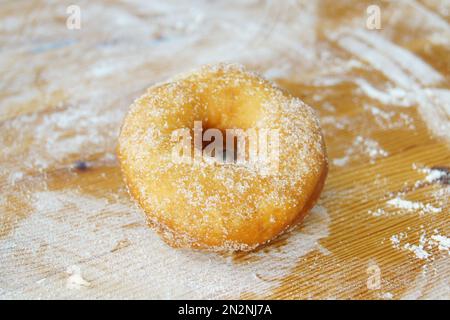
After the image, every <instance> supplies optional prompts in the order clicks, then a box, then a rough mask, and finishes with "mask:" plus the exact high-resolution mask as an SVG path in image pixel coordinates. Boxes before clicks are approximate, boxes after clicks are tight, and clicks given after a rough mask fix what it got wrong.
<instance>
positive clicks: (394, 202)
mask: <svg viewBox="0 0 450 320" xmlns="http://www.w3.org/2000/svg"><path fill="white" fill-rule="evenodd" d="M386 203H387V204H388V205H389V206H392V207H394V208H397V209H404V210H406V211H408V212H415V211H420V212H421V213H440V212H442V209H441V208H436V207H433V206H432V205H431V204H429V203H427V204H423V203H421V202H413V201H409V200H404V199H401V198H400V197H396V198H394V199H391V200H388V201H387V202H386Z"/></svg>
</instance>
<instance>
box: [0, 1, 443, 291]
mask: <svg viewBox="0 0 450 320" xmlns="http://www.w3.org/2000/svg"><path fill="white" fill-rule="evenodd" d="M72 2H73V1H72ZM72 2H71V3H72ZM71 3H70V4H71ZM371 3H372V2H364V1H339V4H337V3H336V2H335V1H317V2H316V3H313V2H302V1H298V2H294V4H292V3H291V4H283V3H278V2H277V3H276V4H274V3H271V2H264V1H261V2H258V3H257V4H255V5H253V6H251V5H243V4H235V5H233V6H231V5H226V4H224V3H222V4H220V3H214V4H211V3H210V4H208V3H203V2H200V3H199V4H198V6H197V7H195V8H191V9H192V10H190V9H189V8H190V6H189V4H187V3H183V2H175V3H172V2H170V3H168V4H167V5H166V7H164V6H162V5H161V4H159V5H158V4H157V2H151V3H148V4H147V5H138V4H137V3H134V2H130V3H122V2H117V1H110V2H108V4H107V5H106V4H104V2H97V1H89V2H84V1H80V2H77V4H78V5H79V6H80V8H81V10H82V11H81V12H82V17H83V20H82V28H81V29H80V30H75V31H73V30H68V29H67V28H66V27H65V21H66V18H67V14H66V11H65V10H66V7H67V6H68V5H69V3H63V2H59V1H58V2H41V1H9V2H8V1H7V2H4V3H2V4H1V5H0V6H1V10H0V12H1V13H0V19H1V21H2V25H1V26H2V27H1V28H0V44H1V45H0V46H1V50H0V70H1V72H2V74H3V75H2V82H1V84H0V133H1V134H0V147H1V149H2V151H1V153H0V164H1V166H0V298H1V299H14V298H44V299H52V298H217V297H225V298H247V299H252V298H274V299H311V298H312V299H391V298H393V299H401V298H406V299H408V298H409V299H420V298H423V299H426V298H441V299H449V298H450V264H449V251H448V247H447V248H445V246H444V247H443V246H441V247H439V243H436V242H432V241H431V239H432V237H433V236H436V235H439V236H442V237H447V239H448V236H449V235H450V224H449V222H450V217H449V201H448V199H449V186H448V182H449V170H450V149H449V144H448V143H449V140H448V135H449V134H450V132H447V131H446V130H447V128H448V125H449V123H450V118H449V116H448V113H447V114H446V113H445V108H447V110H448V107H449V105H450V102H449V100H445V97H447V98H448V96H449V94H448V93H449V92H450V91H449V90H450V85H449V84H450V68H449V66H450V59H449V57H450V46H449V43H448V39H450V37H449V30H450V27H449V20H450V18H449V16H448V12H449V11H448V8H449V6H448V3H446V2H441V1H432V0H428V1H425V0H424V1H410V2H409V3H408V2H403V1H399V2H395V3H391V2H385V1H382V2H377V4H379V5H380V7H381V12H382V23H383V28H382V30H370V31H368V30H366V29H365V19H366V12H365V10H366V8H367V6H368V5H369V4H371ZM444 6H447V11H445V10H444V9H443V7H444ZM268 12H270V13H273V14H268ZM445 12H447V13H445ZM446 14H447V15H446ZM195 21H198V22H196V23H197V24H195ZM237 21H238V22H237ZM417 21H419V22H420V23H419V22H417ZM236 25H237V26H240V28H241V29H239V28H237V29H236V30H235V29H233V26H236ZM252 27H254V28H256V29H255V30H257V31H256V32H254V33H252V32H253V31H251V30H253V29H252ZM349 28H350V31H349ZM242 30H246V31H245V32H244V31H242ZM355 30H361V31H362V32H365V33H364V34H366V35H367V37H368V38H367V39H362V38H358V35H357V34H356V33H355V32H356V31H355ZM345 37H347V38H349V39H351V41H353V43H354V42H355V41H357V44H358V45H360V46H362V45H364V46H367V47H369V48H370V50H369V51H370V54H371V55H372V56H373V55H377V54H379V55H380V56H382V57H385V58H386V59H387V61H388V62H389V63H393V65H394V66H396V67H398V68H399V69H398V70H399V72H401V76H406V80H407V81H406V80H405V81H406V82H407V83H410V82H411V83H412V84H411V86H412V87H408V86H403V87H402V85H401V84H399V83H398V82H396V79H397V80H398V81H402V79H404V78H395V76H396V74H394V73H395V72H396V70H386V69H383V68H385V66H383V65H381V66H377V64H376V63H375V62H374V61H370V57H367V56H366V55H365V54H366V53H367V52H357V53H355V51H352V50H350V48H349V47H348V46H346V45H343V43H344V42H343V39H344V38H345ZM249 39H250V40H249ZM374 39H375V40H374ZM371 40H373V41H378V42H374V43H372V44H371V43H370V41H371ZM380 41H381V42H380ZM383 41H387V42H388V43H389V45H393V46H394V47H395V48H397V49H399V50H400V53H399V51H396V50H391V51H389V50H387V49H386V48H387V47H386V45H385V43H384V42H383ZM346 43H347V44H348V43H350V42H346ZM379 43H381V45H379ZM297 46H298V47H297ZM405 52H407V53H410V54H412V55H413V62H415V63H416V64H411V65H410V66H407V67H404V66H401V63H400V62H401V61H400V62H399V60H398V58H399V56H400V59H406V58H408V56H406V58H405V56H404V53H405ZM230 59H231V60H235V61H238V62H242V63H244V64H246V65H247V66H248V67H250V68H253V69H256V70H258V71H260V72H262V73H264V74H265V75H266V76H268V77H270V78H272V79H273V80H274V81H276V82H277V83H278V84H279V85H280V86H281V87H283V88H285V89H286V90H288V91H290V92H291V93H292V94H293V95H296V96H298V97H300V98H302V99H303V100H304V101H305V102H306V103H308V104H309V105H311V106H313V107H314V108H315V109H316V110H317V113H318V115H319V117H320V119H321V123H322V127H323V130H324V134H325V139H326V144H327V148H328V155H329V158H330V171H329V176H328V179H327V182H326V185H325V189H324V191H323V193H322V196H321V199H320V201H319V204H318V209H317V212H315V211H314V210H313V212H312V214H311V217H310V218H309V220H307V221H306V222H305V224H304V225H303V226H300V227H298V228H297V229H295V230H294V231H293V232H291V233H290V234H287V235H284V236H282V237H281V238H280V239H278V240H277V241H275V242H274V243H273V244H271V245H269V246H266V247H265V248H262V249H260V250H259V251H257V252H254V253H250V254H243V253H238V254H234V255H231V256H218V255H211V254H203V253H199V252H190V251H185V250H174V249H171V248H168V247H167V246H166V245H165V244H164V243H162V242H161V241H160V240H159V238H158V237H157V236H155V235H154V234H153V232H152V231H151V230H150V229H149V228H148V227H147V226H146V224H145V220H144V216H143V214H142V213H141V212H140V211H139V209H137V208H135V206H134V204H133V202H132V201H131V199H130V197H129V196H128V194H127V192H126V190H125V186H124V184H123V182H122V178H121V175H120V171H119V169H118V166H117V162H116V158H115V145H116V137H117V132H118V130H119V128H120V124H121V121H122V118H123V116H124V114H125V112H126V110H127V108H128V106H129V104H130V103H131V102H132V101H133V99H134V98H136V97H138V96H139V95H140V94H141V93H142V92H143V90H145V88H146V87H148V86H149V85H151V84H153V83H155V82H158V81H161V80H163V79H165V78H166V77H168V76H171V75H173V74H176V73H178V72H180V71H184V70H186V69H191V68H192V67H195V66H197V65H199V64H203V63H209V62H216V61H220V60H230ZM421 63H423V64H425V65H426V67H427V68H431V70H432V73H433V74H434V72H435V73H436V74H437V75H438V77H440V78H439V80H437V81H435V82H431V81H430V82H429V83H428V82H427V81H426V79H427V78H428V77H429V75H430V73H428V74H422V75H418V71H417V70H419V69H420V68H419V67H418V65H417V64H421ZM274 70H275V71H274ZM397 76H398V74H397ZM362 81H364V82H362ZM364 83H369V85H370V88H371V89H372V90H373V89H375V90H378V91H377V92H378V95H374V94H371V92H370V91H367V90H368V89H367V86H365V85H364ZM399 92H400V96H401V93H402V92H403V93H405V92H406V96H403V98H402V97H400V98H399V96H398V94H399ZM421 92H422V93H423V92H425V96H426V97H429V94H431V93H430V92H433V94H436V95H437V96H438V97H439V99H441V100H429V101H428V100H426V101H427V102H423V100H420V99H419V98H418V97H420V93H421ZM382 94H385V95H386V96H383V95H382ZM427 94H428V95H427ZM383 97H388V98H389V100H388V101H386V100H383V99H384V98H383ZM405 97H406V98H405ZM433 97H434V96H433ZM402 99H403V100H402ZM405 99H406V100H407V102H408V105H406V106H405V105H401V104H402V101H403V102H404V101H405ZM424 99H425V98H424ZM430 99H431V98H430ZM442 99H443V100H442ZM442 110H444V111H442ZM436 112H444V113H436ZM447 112H448V111H447ZM434 114H438V115H439V116H436V117H434ZM433 117H434V118H433ZM430 119H431V120H430ZM433 120H435V121H436V123H440V124H441V125H443V126H442V127H441V129H440V130H439V129H436V126H435V125H434V124H435V123H433ZM431 170H434V173H436V172H437V173H438V174H439V177H438V178H435V179H430V178H429V177H428V178H427V176H428V175H429V174H430V172H433V171H431ZM396 198H401V199H403V200H405V201H410V202H409V203H416V204H422V207H416V208H413V209H412V210H408V209H405V208H403V209H402V208H399V207H395V206H392V205H389V203H388V202H389V201H390V200H392V199H396ZM426 206H428V207H426ZM430 207H432V208H435V209H436V212H430V210H429V208H430ZM424 208H425V209H424ZM427 208H428V209H427ZM180 210H182V207H180ZM427 210H428V211H427ZM396 237H397V238H399V239H400V243H399V244H398V245H396V244H395V239H396ZM421 237H422V240H424V239H425V241H426V244H425V247H424V248H423V249H424V250H425V251H426V253H427V255H428V256H427V257H426V258H420V257H418V256H417V254H416V253H415V251H414V248H416V247H411V246H414V245H415V246H418V245H419V246H420V241H421ZM393 239H394V240H393ZM370 270H378V271H379V279H380V281H381V282H380V284H379V285H378V286H376V287H375V288H374V287H371V286H370V284H369V285H368V281H370V279H371V273H370V272H371V271H370ZM77 275H79V276H80V277H81V278H82V279H83V281H85V282H83V281H80V279H79V278H77Z"/></svg>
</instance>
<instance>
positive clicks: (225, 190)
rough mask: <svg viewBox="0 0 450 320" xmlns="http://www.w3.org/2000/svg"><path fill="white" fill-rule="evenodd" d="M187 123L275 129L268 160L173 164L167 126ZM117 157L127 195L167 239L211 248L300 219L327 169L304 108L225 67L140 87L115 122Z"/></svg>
mask: <svg viewBox="0 0 450 320" xmlns="http://www.w3.org/2000/svg"><path fill="white" fill-rule="evenodd" d="M195 121H202V124H203V130H206V129H207V128H217V129H219V130H221V131H225V130H226V129H236V128H237V129H242V130H252V129H255V130H275V131H274V132H277V133H278V140H279V141H278V151H279V152H278V158H277V166H267V165H266V167H264V164H261V163H260V162H258V161H256V162H245V163H239V162H238V161H232V162H225V161H223V162H220V161H206V160H207V159H206V158H205V161H192V162H190V163H188V162H177V161H174V157H173V156H174V153H173V150H174V147H175V144H176V143H178V142H177V141H174V140H173V132H175V131H177V130H179V129H181V128H190V129H191V130H192V128H194V122H195ZM246 132H250V131H246ZM227 143H228V141H227ZM269 144H270V143H269ZM246 148H247V147H246ZM200 149H201V148H200ZM247 151H248V150H247V149H246V151H245V152H247ZM194 153H195V151H194ZM118 156H119V161H120V166H121V170H122V173H123V176H124V180H125V182H126V184H127V186H128V190H129V192H130V194H131V195H132V197H133V198H134V199H135V200H136V201H137V203H138V204H139V205H140V206H141V207H142V208H143V210H144V211H145V213H146V215H147V221H148V223H149V225H150V226H151V227H153V228H154V229H155V230H156V231H157V232H158V233H159V234H160V235H161V236H162V237H163V239H164V240H165V241H166V242H167V243H168V244H170V245H171V246H174V247H190V248H197V249H206V250H214V251H240V250H252V249H254V248H256V247H257V246H260V245H262V244H264V243H267V242H269V241H271V240H272V239H274V238H275V237H277V236H278V235H280V234H281V233H283V232H284V231H286V230H288V229H290V228H291V227H293V226H294V225H296V224H297V223H299V222H300V221H302V220H303V218H304V216H305V215H306V213H307V212H308V210H309V209H310V208H311V207H312V206H313V205H314V203H315V201H316V200H317V198H318V196H319V194H320V192H321V190H322V187H323V184H324V181H325V177H326V174H327V156H326V150H325V144H324V140H323V137H322V134H321V130H320V125H319V123H318V120H317V118H316V116H315V114H314V112H313V110H312V109H311V108H310V107H309V106H307V105H306V104H304V103H303V102H302V101H301V100H299V99H298V98H295V97H292V96H291V95H289V94H288V93H286V92H284V91H283V90H281V89H279V88H278V87H276V86H275V85H274V84H272V83H271V82H269V81H267V80H265V79H263V78H261V77H260V76H258V75H256V74H254V73H252V72H249V71H246V70H245V69H244V68H243V67H242V66H240V65H235V64H231V65H230V64H219V65H213V66H205V67H202V68H201V69H199V70H198V71H195V72H192V73H189V74H185V75H182V76H178V77H176V78H174V79H172V80H170V81H168V82H166V83H162V84H157V85H155V86H153V87H151V88H149V89H148V90H147V92H146V93H145V94H144V95H143V96H142V97H140V98H139V99H137V100H136V101H135V102H134V103H133V104H132V105H131V107H130V110H129V112H128V114H127V116H126V118H125V120H124V123H123V126H122V129H121V133H120V136H119V143H118ZM234 160H235V159H234Z"/></svg>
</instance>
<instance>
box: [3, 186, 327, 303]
mask: <svg viewBox="0 0 450 320" xmlns="http://www.w3.org/2000/svg"><path fill="white" fill-rule="evenodd" d="M32 204H33V206H34V212H33V214H32V215H31V216H29V217H28V218H27V219H25V220H22V221H21V222H20V223H19V224H18V225H17V226H16V228H15V230H14V232H13V233H11V234H9V235H8V236H7V237H6V238H3V239H0V260H1V261H2V264H0V274H2V281H3V283H4V284H5V285H4V286H3V289H4V291H3V293H2V295H1V297H2V298H8V297H9V298H11V297H27V298H33V297H39V296H45V297H47V298H69V297H72V298H76V297H84V298H88V297H91V298H92V297H104V298H118V297H120V298H182V297H189V298H219V297H238V296H239V295H240V294H242V293H245V292H254V293H262V292H265V293H267V292H270V288H272V287H273V286H274V285H276V284H277V283H278V281H279V280H280V279H282V278H283V277H284V276H285V275H287V274H289V273H290V272H291V271H292V269H293V268H294V267H295V266H296V265H297V263H298V261H299V260H300V259H301V258H302V256H304V255H306V254H308V253H310V252H312V251H314V250H318V251H320V252H322V251H326V250H323V249H322V248H321V246H320V245H319V244H318V241H319V240H320V239H321V238H324V237H326V236H328V224H329V217H328V214H327V211H326V210H325V208H324V207H321V206H316V207H315V208H314V209H313V210H312V212H311V214H310V215H309V216H308V217H307V219H306V220H305V222H304V224H303V226H302V227H301V228H298V229H295V230H293V231H292V232H290V233H289V234H288V235H286V236H284V239H285V241H286V243H285V244H282V245H279V246H275V245H270V246H268V247H266V248H263V249H261V250H260V251H257V252H253V253H249V254H248V255H247V259H245V260H243V261H241V262H234V259H233V258H232V256H221V255H218V254H215V253H204V252H197V251H192V250H180V249H178V250H177V249H173V248H171V247H168V246H167V245H166V244H165V243H164V242H162V241H161V239H160V238H159V237H158V236H157V235H156V234H155V233H154V232H153V231H151V230H150V229H149V228H148V227H147V226H146V225H145V222H144V215H143V214H142V213H141V212H139V211H138V210H136V209H135V208H134V207H133V206H132V205H131V204H130V203H129V202H128V201H124V202H120V201H118V200H117V201H111V200H107V199H102V198H96V197H93V196H88V195H84V194H82V193H80V192H78V191H70V190H66V191H43V192H40V193H35V194H34V196H33V199H32ZM66 210H70V211H66ZM67 212H71V213H70V214H66V213H67ZM128 226H132V227H128ZM11 248H14V250H12V249H11ZM43 248H51V250H50V249H49V250H45V249H44V250H43ZM17 253H20V256H19V257H18V258H17V257H16V254H17ZM17 273H20V274H27V275H28V276H27V277H26V278H24V277H16V276H15V275H16V274H17ZM42 279H45V281H43V280H42ZM30 280H31V281H30ZM21 288H26V290H23V289H21ZM67 288H71V289H77V290H68V289H67ZM84 288H89V290H83V289H84ZM111 288H114V290H111ZM124 288H134V290H131V291H130V290H126V291H125V290H124ZM105 292H108V293H109V296H105Z"/></svg>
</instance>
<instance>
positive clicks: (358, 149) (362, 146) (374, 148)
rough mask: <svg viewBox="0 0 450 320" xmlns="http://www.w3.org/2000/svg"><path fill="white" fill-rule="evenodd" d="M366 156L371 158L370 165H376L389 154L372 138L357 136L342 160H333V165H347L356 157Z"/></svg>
mask: <svg viewBox="0 0 450 320" xmlns="http://www.w3.org/2000/svg"><path fill="white" fill-rule="evenodd" d="M361 154H362V155H365V156H367V157H368V158H369V161H370V163H374V162H375V161H376V160H377V159H378V158H384V157H387V156H388V155H389V153H388V152H387V151H386V150H384V149H383V148H381V147H380V145H379V143H378V142H377V141H375V140H373V139H371V138H367V137H363V136H357V137H356V138H355V139H354V140H353V144H352V145H351V146H350V147H349V148H347V149H346V151H345V155H344V156H343V157H342V158H335V159H333V164H334V165H336V166H339V167H342V166H345V165H347V163H348V161H349V160H350V159H351V157H354V156H356V155H361Z"/></svg>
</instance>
